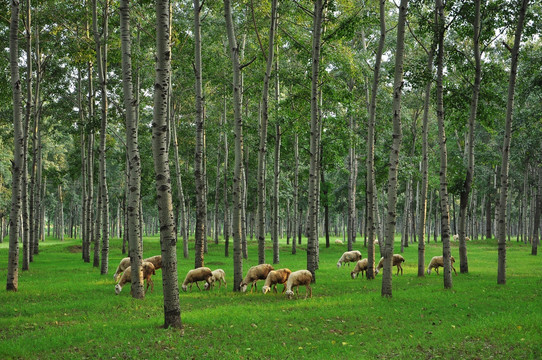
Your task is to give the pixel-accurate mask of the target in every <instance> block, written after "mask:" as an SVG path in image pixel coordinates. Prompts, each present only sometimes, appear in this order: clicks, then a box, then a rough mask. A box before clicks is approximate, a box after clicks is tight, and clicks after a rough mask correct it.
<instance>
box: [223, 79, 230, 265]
mask: <svg viewBox="0 0 542 360" xmlns="http://www.w3.org/2000/svg"><path fill="white" fill-rule="evenodd" d="M223 113H224V122H223V124H222V125H223V126H222V129H223V135H224V256H225V257H228V256H229V255H230V215H229V211H228V209H229V207H230V203H229V201H228V157H229V149H228V133H227V131H226V124H227V120H226V113H227V112H226V86H224V111H223Z"/></svg>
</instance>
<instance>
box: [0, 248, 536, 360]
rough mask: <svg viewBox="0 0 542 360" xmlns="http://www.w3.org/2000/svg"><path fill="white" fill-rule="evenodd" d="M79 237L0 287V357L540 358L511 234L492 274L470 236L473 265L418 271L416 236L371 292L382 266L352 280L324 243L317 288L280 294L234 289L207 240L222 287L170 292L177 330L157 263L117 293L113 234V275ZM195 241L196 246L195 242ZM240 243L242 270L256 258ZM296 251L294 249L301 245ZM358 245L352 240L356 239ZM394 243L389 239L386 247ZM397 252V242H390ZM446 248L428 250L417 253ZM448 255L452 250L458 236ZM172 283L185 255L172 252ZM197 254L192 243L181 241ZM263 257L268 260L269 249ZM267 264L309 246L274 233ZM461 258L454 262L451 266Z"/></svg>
mask: <svg viewBox="0 0 542 360" xmlns="http://www.w3.org/2000/svg"><path fill="white" fill-rule="evenodd" d="M144 243H145V244H144V247H145V256H152V255H156V254H159V253H160V250H159V249H160V245H159V239H158V238H145V241H144ZM77 245H79V241H77V240H67V241H65V242H62V243H61V242H59V241H56V240H47V241H46V242H45V243H44V244H43V245H41V246H40V254H39V255H37V256H35V258H34V262H33V263H32V264H31V266H30V270H29V271H25V272H19V291H18V292H16V293H12V292H6V291H0V359H11V358H22V359H33V358H40V359H53V358H54V359H76V358H143V359H151V358H152V359H169V358H179V359H192V358H194V359H206V358H211V359H303V358H306V359H324V358H330V359H353V358H356V359H389V358H395V357H401V358H405V359H434V358H444V359H489V358H493V359H539V358H541V357H542V351H541V349H540V341H541V340H542V325H541V324H542V315H541V313H540V311H541V305H542V297H541V295H542V286H541V285H542V273H541V270H542V269H541V260H540V258H539V257H536V256H531V255H529V254H530V247H529V246H525V245H523V244H522V243H517V242H511V243H509V244H508V257H507V258H508V259H507V260H508V267H507V275H508V277H507V278H508V282H507V284H506V285H504V286H502V285H497V245H496V241H494V240H491V241H474V242H470V243H469V244H468V250H469V273H468V274H458V276H454V277H453V289H451V290H444V287H443V278H442V275H440V276H438V275H436V274H434V273H433V274H431V275H430V276H426V277H424V278H418V277H417V245H416V244H413V245H411V246H410V247H408V248H406V249H405V252H404V254H403V256H404V257H405V259H406V262H405V263H404V265H403V267H404V275H403V276H400V275H399V276H393V297H392V298H382V297H381V295H380V288H381V277H380V276H378V277H377V279H376V280H373V281H368V280H366V279H359V278H358V279H356V280H352V279H351V278H350V271H352V269H353V265H354V264H351V265H350V266H346V267H342V268H340V269H337V267H336V263H337V260H338V259H339V257H340V256H341V254H342V253H343V252H344V251H345V250H346V245H335V244H332V246H331V247H330V248H325V244H324V243H321V245H320V269H319V270H318V271H317V281H316V283H315V284H313V286H312V288H313V298H312V299H307V300H304V299H303V298H304V296H305V290H304V289H300V294H299V297H298V298H294V299H292V300H288V299H286V297H285V296H284V295H283V294H281V293H280V291H281V290H282V286H281V285H280V286H279V287H278V288H279V293H278V294H273V293H271V294H266V295H263V294H262V293H261V287H262V286H263V283H262V282H260V283H259V286H258V291H257V292H255V293H253V294H250V293H249V294H239V293H233V291H232V286H233V284H232V282H233V265H232V264H233V261H232V258H225V257H224V256H223V254H224V245H223V244H222V243H221V244H219V245H215V244H212V243H210V244H209V253H208V254H206V255H205V264H206V266H209V267H210V268H212V269H215V268H222V269H224V270H225V271H226V278H227V281H228V286H227V289H225V288H224V287H222V288H221V289H220V288H218V286H217V287H215V288H214V289H213V290H212V291H208V292H207V291H201V292H200V291H198V289H197V287H193V289H192V292H188V293H183V292H181V294H180V301H181V311H182V313H181V317H182V322H183V325H184V330H183V331H179V330H175V329H167V330H164V329H163V328H162V327H161V326H162V324H163V297H162V280H161V270H159V271H158V272H157V275H156V276H154V283H155V288H154V292H153V293H150V292H149V293H147V295H146V297H145V299H144V300H134V299H132V298H131V296H130V291H129V285H127V287H125V289H124V290H123V291H122V292H121V294H120V295H119V296H116V295H115V292H114V285H115V282H114V281H113V276H112V274H113V273H114V272H115V269H116V266H117V264H118V262H119V261H120V259H121V258H122V257H124V256H123V255H122V254H121V252H120V241H119V240H118V239H113V241H112V244H111V245H112V246H111V254H110V264H109V274H108V275H106V276H102V275H100V274H99V269H97V268H93V267H92V265H91V264H86V263H83V262H82V260H81V253H80V249H79V247H78V246H77ZM191 245H192V246H193V244H191ZM256 247H257V245H256V243H255V242H251V243H250V244H249V259H248V260H245V261H244V264H243V270H244V273H246V271H247V270H248V268H249V267H250V266H253V265H256V264H257V248H256ZM301 248H303V246H301ZM355 249H359V250H360V251H361V252H362V254H363V256H364V257H365V256H366V255H367V251H366V249H365V248H364V247H363V245H362V243H359V242H358V243H357V244H355ZM396 249H399V244H396ZM397 251H398V250H396V252H397ZM441 253H442V248H441V244H440V243H438V244H436V243H430V244H429V245H427V248H426V264H427V263H428V262H429V260H430V258H431V257H432V256H434V255H440V254H441ZM452 254H453V255H455V256H456V258H457V260H458V261H459V259H458V250H457V244H456V243H454V244H453V245H452ZM179 255H180V257H179V264H178V267H179V282H180V283H181V282H182V281H183V279H184V275H185V274H186V272H187V271H188V270H189V269H191V268H193V266H194V260H193V258H190V259H184V258H182V252H179ZM7 256H8V254H7V244H0V277H1V278H2V279H6V271H7V269H6V264H7ZM191 256H193V248H191ZM266 259H267V260H268V261H271V260H272V253H271V250H270V249H269V250H268V251H267V253H266ZM280 259H281V262H280V264H275V265H274V266H275V268H281V267H288V268H290V269H291V270H292V271H295V270H299V269H303V268H305V267H306V252H305V251H303V250H302V249H299V248H298V253H297V255H292V254H291V251H290V249H289V247H288V246H286V244H281V256H280ZM456 264H457V269H458V270H459V264H458V263H456Z"/></svg>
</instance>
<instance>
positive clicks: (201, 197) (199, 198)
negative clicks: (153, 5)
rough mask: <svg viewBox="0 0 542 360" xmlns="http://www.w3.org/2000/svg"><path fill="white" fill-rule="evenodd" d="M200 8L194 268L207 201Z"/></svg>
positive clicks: (199, 253) (196, 52)
mask: <svg viewBox="0 0 542 360" xmlns="http://www.w3.org/2000/svg"><path fill="white" fill-rule="evenodd" d="M200 13H201V6H200V2H199V0H194V73H195V78H196V87H195V89H196V94H195V96H196V156H195V164H194V177H195V183H196V235H195V248H194V253H195V262H194V267H195V268H198V267H201V266H203V265H204V256H205V254H204V253H205V251H204V243H205V239H206V237H207V236H206V235H207V232H206V226H207V224H206V219H207V199H206V196H205V194H206V192H205V186H206V181H207V179H206V178H205V169H204V151H205V149H204V132H205V119H204V114H203V91H202V75H201V70H202V65H201V25H200Z"/></svg>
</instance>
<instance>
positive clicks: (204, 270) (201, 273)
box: [181, 267, 213, 291]
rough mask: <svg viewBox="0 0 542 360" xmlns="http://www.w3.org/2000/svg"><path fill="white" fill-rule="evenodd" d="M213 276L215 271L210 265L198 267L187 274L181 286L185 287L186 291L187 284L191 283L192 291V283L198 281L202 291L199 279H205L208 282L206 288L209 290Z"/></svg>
mask: <svg viewBox="0 0 542 360" xmlns="http://www.w3.org/2000/svg"><path fill="white" fill-rule="evenodd" d="M212 277H213V272H212V271H211V269H209V268H208V267H199V268H197V269H192V270H190V271H189V272H188V273H187V274H186V277H185V278H184V281H183V285H182V286H181V288H182V289H183V291H186V286H187V285H188V284H190V291H192V284H193V283H196V286H197V287H198V289H199V290H200V291H201V288H200V287H199V285H198V281H205V282H207V284H206V286H205V290H209V286H210V284H211V278H212Z"/></svg>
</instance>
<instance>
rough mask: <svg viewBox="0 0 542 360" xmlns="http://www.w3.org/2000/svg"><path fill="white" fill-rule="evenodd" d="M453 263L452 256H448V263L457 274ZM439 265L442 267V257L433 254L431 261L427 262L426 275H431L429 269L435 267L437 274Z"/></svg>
mask: <svg viewBox="0 0 542 360" xmlns="http://www.w3.org/2000/svg"><path fill="white" fill-rule="evenodd" d="M454 263H455V259H454V257H453V256H451V257H450V265H451V266H452V270H453V271H454V273H455V274H456V275H457V271H455V268H454ZM439 267H444V258H443V257H442V255H441V256H433V258H432V259H431V262H430V263H429V266H428V267H427V275H431V269H435V271H436V273H437V275H439V273H438V268H439Z"/></svg>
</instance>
